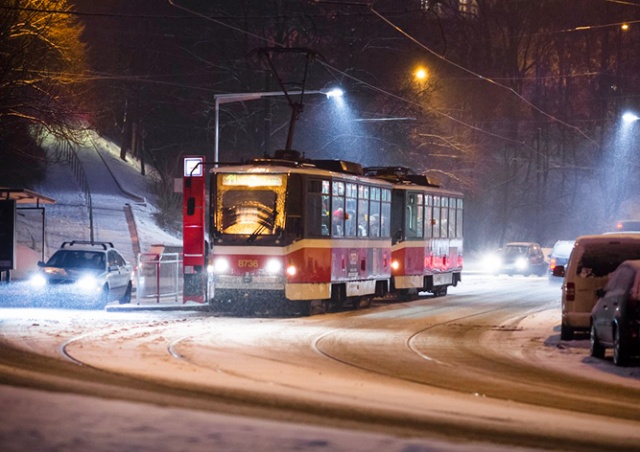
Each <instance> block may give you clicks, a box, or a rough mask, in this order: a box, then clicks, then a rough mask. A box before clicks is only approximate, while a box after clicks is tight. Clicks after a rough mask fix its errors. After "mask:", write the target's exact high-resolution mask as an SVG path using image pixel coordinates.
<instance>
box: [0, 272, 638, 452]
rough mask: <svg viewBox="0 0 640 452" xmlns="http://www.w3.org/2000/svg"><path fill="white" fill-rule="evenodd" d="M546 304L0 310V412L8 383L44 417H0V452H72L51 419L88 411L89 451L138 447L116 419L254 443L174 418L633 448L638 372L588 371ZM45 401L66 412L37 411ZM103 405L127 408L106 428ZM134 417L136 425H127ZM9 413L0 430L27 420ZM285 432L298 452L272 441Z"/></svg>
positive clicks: (469, 283)
mask: <svg viewBox="0 0 640 452" xmlns="http://www.w3.org/2000/svg"><path fill="white" fill-rule="evenodd" d="M558 296H559V290H558V288H557V286H549V285H548V283H547V281H546V279H544V278H524V277H514V278H507V277H501V278H493V277H492V278H489V279H488V280H487V278H483V277H480V276H476V277H473V276H472V277H467V278H466V279H465V282H464V283H463V284H462V285H461V286H459V287H458V288H455V289H452V290H451V294H450V295H449V296H447V297H444V298H431V297H428V298H423V299H421V300H417V301H413V302H407V303H378V304H377V306H375V307H374V308H373V309H368V310H362V311H351V312H342V313H333V314H327V315H321V316H315V317H308V318H288V319H274V318H231V317H221V316H218V315H217V314H215V313H202V312H190V313H187V312H137V313H136V312H129V313H109V312H102V311H99V312H96V311H77V310H55V309H51V310H46V309H34V310H32V309H9V308H7V309H0V339H1V341H0V347H1V348H2V354H1V358H0V379H1V381H2V383H3V384H4V386H0V400H2V402H3V404H5V406H7V405H6V402H9V401H11V400H14V399H15V397H16V396H15V394H16V392H15V391H16V390H15V388H13V387H15V386H23V387H28V388H37V389H38V392H37V393H33V392H29V394H28V395H26V394H24V391H26V390H24V389H20V390H19V391H22V393H23V394H24V395H25V402H15V401H14V402H15V403H12V404H11V405H9V406H20V405H24V403H26V400H28V401H29V403H34V404H35V406H36V407H38V409H37V412H34V413H33V414H32V416H33V417H34V419H33V422H29V423H30V427H29V429H28V430H24V429H23V428H22V427H23V426H22V424H20V425H16V424H15V422H11V421H10V422H8V423H7V422H6V421H3V423H0V424H3V425H0V444H2V445H6V446H10V447H9V449H12V448H13V449H15V450H18V447H17V445H19V444H26V442H25V441H27V438H26V437H25V435H27V433H26V432H27V431H36V432H38V435H41V436H42V437H43V440H44V444H50V443H49V441H53V439H52V438H54V437H62V438H63V439H60V440H61V441H64V438H65V434H64V433H63V432H61V431H57V430H56V432H55V434H53V433H51V429H50V427H49V424H50V423H51V422H54V420H55V422H56V423H57V424H56V425H58V427H57V428H58V429H61V428H63V426H64V428H68V429H69V432H68V433H67V435H69V436H68V437H66V438H67V440H68V439H69V437H73V430H74V428H75V426H74V425H73V423H71V424H70V425H66V424H64V423H60V422H59V421H58V419H59V418H60V417H61V416H62V417H64V416H65V413H66V414H69V415H71V414H70V413H67V410H69V409H73V410H74V413H75V414H73V415H74V416H79V415H80V414H79V413H77V411H78V410H80V408H79V407H81V406H83V407H84V406H85V405H86V407H85V408H83V409H84V410H85V411H86V413H85V415H84V416H85V417H84V419H86V423H85V424H86V425H84V424H83V429H84V430H83V431H84V432H85V433H86V434H89V435H94V436H95V437H97V438H99V440H98V441H97V443H95V444H97V445H98V446H100V447H98V449H99V450H115V449H116V448H117V449H121V447H116V448H112V447H110V445H112V444H118V445H119V446H124V445H126V447H129V446H132V445H140V443H141V441H142V439H141V438H143V437H144V438H147V436H146V435H143V436H141V437H140V438H136V436H135V435H133V434H132V433H131V432H129V433H128V434H127V435H125V436H124V437H123V436H119V432H118V430H117V429H115V428H114V429H112V428H111V427H109V426H111V425H114V426H115V425H120V424H122V421H123V419H129V422H130V425H134V424H135V425H136V426H137V427H136V428H139V429H141V430H142V431H144V430H145V429H146V428H149V429H162V428H161V427H159V426H158V423H160V424H163V423H167V425H166V427H165V432H173V434H175V435H177V436H175V438H178V437H179V438H181V439H180V440H179V441H184V440H185V439H186V438H192V439H193V441H194V444H198V445H199V446H202V447H205V445H208V446H209V447H210V448H212V449H216V450H246V449H247V444H248V442H247V441H249V440H248V438H246V437H244V436H243V435H242V434H241V433H240V434H239V436H241V437H242V438H237V440H234V439H233V438H232V436H233V434H231V433H230V432H231V431H234V432H235V431H236V430H235V429H234V428H232V429H230V430H227V431H226V432H227V433H226V434H227V436H224V435H225V434H224V429H222V430H221V429H220V428H218V427H211V431H210V432H209V434H210V435H214V436H215V437H216V438H217V439H216V440H206V439H203V438H202V434H203V432H202V431H201V430H198V429H196V428H194V429H193V431H192V430H191V429H190V427H189V426H187V425H184V422H176V421H175V420H172V417H171V415H169V414H168V413H174V414H175V412H176V410H185V413H189V415H188V416H187V417H189V416H195V417H196V418H198V419H200V418H201V417H202V416H205V415H206V416H212V417H215V419H217V420H216V421H215V422H217V423H220V425H226V424H225V422H229V423H231V424H233V425H234V426H236V427H238V424H237V423H238V422H239V423H240V425H245V426H247V427H246V428H247V429H250V430H251V431H259V432H260V433H259V434H256V436H255V439H256V442H255V443H253V446H252V449H253V450H273V449H275V448H278V449H281V450H285V449H287V448H291V450H295V449H296V447H298V448H299V449H316V448H318V449H321V450H371V448H374V447H377V448H380V447H382V448H383V449H385V450H405V448H406V447H409V445H411V447H424V448H425V449H424V450H426V449H427V448H436V449H440V450H445V449H446V450H478V447H479V446H483V447H487V449H491V450H495V449H496V447H498V446H499V445H500V446H504V447H505V448H508V447H512V446H517V447H521V448H544V449H548V448H551V449H563V450H577V449H580V450H602V449H604V448H608V449H612V450H616V449H618V450H633V448H635V446H636V445H637V444H638V442H639V441H640V428H639V427H640V371H639V369H638V368H627V369H615V368H614V367H613V366H612V364H611V362H610V361H602V360H594V359H592V358H590V357H588V345H587V342H588V341H586V340H581V341H572V342H562V343H561V342H560V341H559V335H558V332H557V331H556V330H557V327H558V323H559V317H558V315H559V310H558ZM41 390H43V391H46V392H45V393H42V392H39V391H41ZM52 392H53V393H54V394H52ZM62 393H64V394H73V396H68V398H69V399H71V400H77V399H78V398H80V399H81V400H83V401H85V402H86V400H87V399H86V397H98V400H96V403H97V405H95V406H96V407H98V406H100V407H101V408H95V409H94V408H91V407H92V405H91V404H88V403H84V402H83V403H80V404H79V405H75V404H74V405H73V408H71V407H70V405H67V402H66V400H67V398H65V397H63V396H62V395H61V394H62ZM33 394H38V397H35V398H34V396H33ZM40 396H41V397H43V398H42V399H40V398H39V397H40ZM51 398H55V399H61V402H59V403H58V405H57V406H56V407H51V406H48V405H44V406H42V405H39V403H48V402H38V400H46V401H49V400H50V399H51ZM18 399H20V400H21V399H22V398H21V397H18ZM132 403H135V404H132ZM105 404H106V405H110V404H116V405H123V404H126V405H127V406H130V407H131V408H132V410H129V409H127V410H125V412H124V413H119V414H118V413H116V412H113V411H112V410H111V409H108V408H107V407H104V405H105ZM140 404H142V405H140ZM140 406H145V407H148V411H145V410H142V411H140V412H141V413H145V414H144V415H143V416H142V418H135V419H132V418H131V413H133V412H138V410H140ZM163 407H164V408H163ZM16 409H17V408H16ZM102 410H104V411H102ZM193 410H195V411H193ZM12 411H13V410H12V409H9V411H7V410H4V416H3V417H5V419H21V420H25V415H24V414H19V413H17V412H16V413H12ZM43 412H48V413H49V414H50V416H49V418H51V421H46V420H43V419H42V417H43V416H42V414H43ZM147 413H148V415H147ZM213 413H216V414H213ZM218 413H226V414H227V415H231V416H232V417H220V414H218ZM237 415H241V416H248V417H243V418H236V417H233V416H237ZM114 416H115V417H116V419H113V417H114ZM180 417H181V418H183V417H184V416H183V415H180ZM255 418H259V419H263V421H256V420H255ZM89 419H95V421H93V422H91V421H89ZM225 419H226V421H225ZM264 420H269V421H275V420H278V421H281V423H278V424H273V425H271V424H269V426H265V425H264V424H263V423H264ZM194 422H195V421H194ZM198 422H199V421H198ZM198 422H195V424H197V425H200V424H199V423H198ZM255 422H258V423H259V424H260V425H262V427H256V426H255V424H254V423H255ZM131 423H132V424H131ZM243 423H245V424H243ZM300 424H318V425H320V426H323V428H324V429H322V430H318V431H314V432H315V433H313V434H312V435H311V436H312V437H313V438H321V439H318V441H319V442H318V443H317V444H316V443H313V442H312V443H308V442H307V440H308V439H309V436H304V437H300V436H298V435H299V433H292V432H294V431H296V432H299V431H306V432H307V433H305V435H307V434H310V433H309V432H310V430H305V429H308V428H309V427H303V426H301V425H300ZM178 425H179V426H180V427H179V429H178V430H179V434H178V433H177V432H176V429H177V428H178V427H177V426H178ZM212 425H213V424H212ZM276 426H277V427H276ZM326 427H331V429H326ZM261 428H264V429H266V430H261ZM333 428H338V429H339V430H334V429H333ZM298 429H302V430H298ZM270 430H272V431H273V432H274V434H273V435H272V437H271V438H270V439H269V434H268V431H270ZM312 430H313V429H312ZM240 431H242V428H240ZM284 431H286V432H288V433H287V434H286V435H290V438H297V440H296V441H299V442H298V443H296V444H298V446H293V444H294V443H295V441H294V443H287V442H286V441H285V442H284V443H283V442H282V435H283V432H284ZM212 432H215V434H214V433H212ZM275 432H277V433H275ZM320 432H321V433H320ZM234 434H238V433H237V432H236V433H234ZM167 435H168V434H161V435H159V436H158V438H163V439H162V442H159V443H157V444H156V447H155V450H176V449H184V444H183V445H182V446H180V445H179V444H178V443H177V442H174V443H172V442H171V440H170V439H169V438H167ZM229 435H231V436H229ZM286 435H285V436H286ZM341 435H343V436H341ZM345 435H346V436H345ZM350 435H351V436H350ZM169 436H172V435H169ZM223 437H224V439H222V438H223ZM339 437H340V438H342V439H340V440H338V439H337V438H339ZM147 439H148V438H147ZM174 441H178V440H177V439H175V440H174ZM216 441H218V442H216ZM314 441H316V440H314ZM216 444H217V445H220V444H225V445H226V446H225V447H221V448H216ZM314 444H315V445H314ZM380 444H385V445H384V446H380ZM194 447H195V446H194ZM45 448H47V447H45ZM205 448H206V447H205ZM3 449H6V448H3ZM79 449H80V448H74V447H65V450H79ZM149 449H151V447H149ZM197 449H198V447H195V450H197ZM412 450H413V449H412ZM417 450H421V449H417Z"/></svg>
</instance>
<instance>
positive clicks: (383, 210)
mask: <svg viewBox="0 0 640 452" xmlns="http://www.w3.org/2000/svg"><path fill="white" fill-rule="evenodd" d="M380 198H381V199H380V201H381V202H380V237H391V190H388V189H386V188H383V189H382V191H381V192H380Z"/></svg>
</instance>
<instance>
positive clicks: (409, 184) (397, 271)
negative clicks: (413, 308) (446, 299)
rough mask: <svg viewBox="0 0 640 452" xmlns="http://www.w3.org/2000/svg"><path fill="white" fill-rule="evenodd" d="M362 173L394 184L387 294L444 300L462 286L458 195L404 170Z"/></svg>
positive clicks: (379, 169)
mask: <svg viewBox="0 0 640 452" xmlns="http://www.w3.org/2000/svg"><path fill="white" fill-rule="evenodd" d="M365 173H366V174H367V175H368V176H371V177H376V178H380V179H382V180H386V181H390V182H392V183H393V184H394V186H393V195H392V201H391V204H392V208H391V239H392V259H391V260H392V263H391V268H392V285H391V291H392V292H397V293H400V294H406V293H417V292H431V293H433V294H434V295H436V296H438V295H446V293H447V288H448V287H449V286H456V285H457V284H458V282H460V281H461V272H462V264H463V257H462V256H463V253H462V214H463V197H462V193H458V192H454V191H449V190H444V189H442V188H440V187H439V186H438V185H436V184H433V183H431V182H430V181H429V179H428V178H427V177H425V176H420V175H417V174H411V173H410V171H409V170H408V168H405V167H384V168H366V169H365Z"/></svg>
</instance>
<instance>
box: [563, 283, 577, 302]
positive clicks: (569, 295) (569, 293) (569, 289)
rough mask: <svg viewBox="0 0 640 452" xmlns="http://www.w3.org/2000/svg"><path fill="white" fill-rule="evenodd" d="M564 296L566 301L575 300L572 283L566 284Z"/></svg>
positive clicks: (574, 290)
mask: <svg viewBox="0 0 640 452" xmlns="http://www.w3.org/2000/svg"><path fill="white" fill-rule="evenodd" d="M564 294H565V298H566V299H567V301H574V300H575V299H576V285H575V284H574V283H572V282H570V283H567V288H566V289H565V291H564Z"/></svg>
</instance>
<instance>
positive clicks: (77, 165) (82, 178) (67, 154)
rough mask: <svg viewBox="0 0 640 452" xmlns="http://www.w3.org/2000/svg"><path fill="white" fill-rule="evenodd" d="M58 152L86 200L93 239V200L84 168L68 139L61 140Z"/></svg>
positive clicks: (91, 237)
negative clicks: (69, 167) (67, 165)
mask: <svg viewBox="0 0 640 452" xmlns="http://www.w3.org/2000/svg"><path fill="white" fill-rule="evenodd" d="M58 152H60V153H61V154H62V156H63V157H64V158H65V159H66V161H67V164H69V166H71V171H73V175H74V176H75V178H76V181H77V182H78V185H80V188H81V189H82V191H83V193H84V197H85V199H86V200H87V205H88V208H89V233H90V239H91V241H93V239H94V237H93V200H92V198H91V188H90V187H89V182H88V181H87V176H86V174H85V172H84V168H83V166H82V163H81V162H80V159H79V158H78V154H77V152H76V150H75V148H74V147H73V146H72V145H71V143H69V142H68V141H62V142H61V143H60V145H59V147H58Z"/></svg>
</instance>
